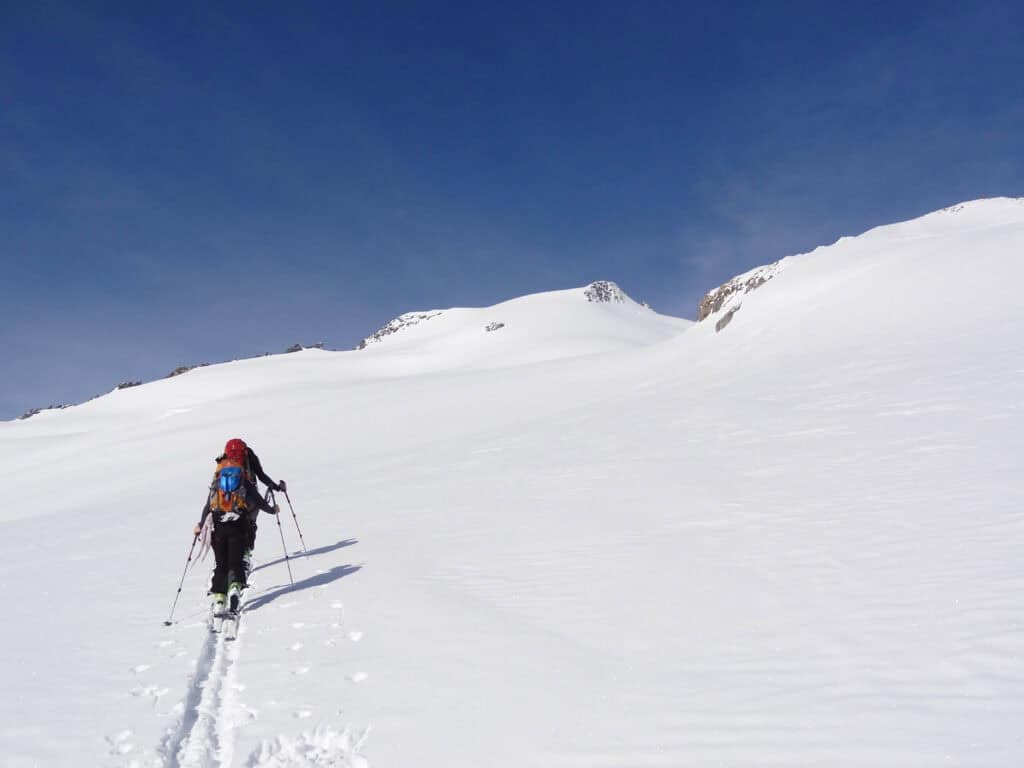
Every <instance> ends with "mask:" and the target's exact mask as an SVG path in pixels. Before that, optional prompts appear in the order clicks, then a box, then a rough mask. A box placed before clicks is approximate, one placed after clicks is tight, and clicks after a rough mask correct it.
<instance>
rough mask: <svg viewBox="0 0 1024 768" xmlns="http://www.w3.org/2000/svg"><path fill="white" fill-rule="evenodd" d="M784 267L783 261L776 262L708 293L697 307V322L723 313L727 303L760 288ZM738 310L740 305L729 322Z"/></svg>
mask: <svg viewBox="0 0 1024 768" xmlns="http://www.w3.org/2000/svg"><path fill="white" fill-rule="evenodd" d="M782 265H783V262H782V261H776V262H774V263H773V264H768V265H767V266H764V267H758V268H757V269H752V270H751V271H750V272H745V273H743V274H742V275H738V276H737V277H734V278H733V279H732V280H729V281H728V282H726V283H723V284H722V285H720V286H718V287H717V288H715V289H714V290H713V291H708V292H707V293H706V294H705V295H704V298H703V299H701V302H700V304H699V305H698V307H697V322H700V321H701V320H704V319H706V318H708V317H711V315H713V314H715V313H716V312H719V311H721V310H722V308H723V307H725V305H726V303H728V302H729V300H730V299H732V298H733V297H734V296H744V295H746V294H748V293H750V292H751V291H754V290H757V289H758V288H760V287H761V286H762V285H764V284H765V283H767V282H768V281H769V280H771V279H772V278H773V277H775V276H776V275H777V274H779V272H781V271H782ZM738 309H739V305H737V306H736V307H735V308H733V309H732V312H731V313H730V315H729V320H731V319H732V315H733V314H735V311H736V310H738ZM723 319H724V318H723ZM729 320H726V321H725V324H723V325H722V328H724V327H725V325H727V324H728V322H729ZM720 322H721V321H720ZM722 328H717V330H721V329H722Z"/></svg>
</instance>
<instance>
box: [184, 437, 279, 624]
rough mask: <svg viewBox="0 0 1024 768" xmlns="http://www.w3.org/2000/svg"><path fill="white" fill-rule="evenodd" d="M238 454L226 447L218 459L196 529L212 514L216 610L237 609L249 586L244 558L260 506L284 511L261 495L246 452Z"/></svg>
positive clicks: (266, 510) (219, 611)
mask: <svg viewBox="0 0 1024 768" xmlns="http://www.w3.org/2000/svg"><path fill="white" fill-rule="evenodd" d="M232 442H233V441H232ZM238 442H241V441H238ZM229 445H231V443H230V442H229ZM238 456H239V454H238V453H237V452H234V451H232V452H231V454H230V455H229V454H228V452H227V451H225V455H224V456H223V457H221V458H220V460H219V461H218V462H217V472H216V473H215V474H214V478H213V484H212V485H211V487H210V495H209V497H208V498H207V500H206V505H205V506H204V507H203V513H202V516H201V517H200V519H199V522H198V523H197V524H196V527H195V529H194V532H195V534H196V535H197V536H198V535H199V533H200V531H201V530H202V528H203V525H204V524H205V523H206V518H207V516H208V515H210V514H212V515H213V535H212V536H211V544H212V548H213V554H214V557H215V558H216V561H217V565H216V568H215V569H214V571H213V581H212V583H211V585H210V594H211V595H212V598H213V605H212V608H213V612H214V613H215V614H216V613H222V612H224V610H225V605H227V606H228V607H229V610H231V611H232V612H234V611H237V610H238V603H239V599H240V594H241V592H242V590H243V589H245V587H246V568H245V563H244V559H243V558H244V555H245V551H246V548H247V546H248V545H249V537H250V529H251V525H252V524H251V518H253V517H255V516H256V515H257V514H258V512H259V510H261V509H262V510H263V511H264V512H269V513H270V514H272V515H276V514H278V513H279V512H280V511H281V510H280V508H279V507H278V506H277V505H274V506H273V507H272V506H270V504H269V503H267V501H265V500H264V499H263V497H261V496H260V493H259V489H258V488H257V486H256V483H255V482H253V481H252V480H251V479H250V478H249V477H248V475H247V474H246V469H245V454H244V452H243V453H242V454H241V456H242V458H241V460H240V459H239V458H238ZM229 599H230V602H228V601H229Z"/></svg>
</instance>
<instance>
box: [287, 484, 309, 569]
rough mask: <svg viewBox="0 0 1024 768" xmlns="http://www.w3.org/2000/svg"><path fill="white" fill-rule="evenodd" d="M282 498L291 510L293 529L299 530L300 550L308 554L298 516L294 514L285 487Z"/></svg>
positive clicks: (293, 508)
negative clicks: (293, 522)
mask: <svg viewBox="0 0 1024 768" xmlns="http://www.w3.org/2000/svg"><path fill="white" fill-rule="evenodd" d="M284 498H285V501H287V502H288V509H290V510H291V511H292V520H294V521H295V530H296V531H298V532H299V541H301V542H302V552H303V553H304V554H307V555H308V554H309V550H308V549H306V540H305V539H304V538H302V529H301V528H299V518H297V517H296V516H295V507H293V506H292V500H291V498H290V497H289V496H288V491H287V489H286V490H285V492H284Z"/></svg>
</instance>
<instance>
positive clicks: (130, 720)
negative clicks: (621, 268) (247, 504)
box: [0, 200, 1024, 768]
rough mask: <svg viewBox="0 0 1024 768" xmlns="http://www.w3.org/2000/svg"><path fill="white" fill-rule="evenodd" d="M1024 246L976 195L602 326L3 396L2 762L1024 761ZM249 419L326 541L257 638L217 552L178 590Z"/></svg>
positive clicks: (1015, 228)
mask: <svg viewBox="0 0 1024 768" xmlns="http://www.w3.org/2000/svg"><path fill="white" fill-rule="evenodd" d="M1022 253H1024V203H1022V201H1013V200H988V201H976V202H973V203H968V204H965V205H964V206H962V207H960V208H958V209H956V210H949V211H946V212H939V213H936V214H931V215H930V216H927V217H923V218H922V219H919V220H916V221H914V222H908V223H904V224H900V225H893V226H892V227H883V228H879V229H876V230H872V231H871V232H869V233H867V234H865V235H863V236H861V237H857V238H844V239H843V240H841V241H839V242H838V243H836V244H835V245H832V246H829V247H825V248H820V249H817V250H816V251H815V252H813V253H810V254H805V255H801V256H795V257H789V258H787V259H784V260H783V261H782V262H781V263H780V265H779V268H778V269H776V270H774V272H773V277H772V278H771V279H770V280H769V281H768V282H766V283H764V284H763V285H760V286H759V287H757V288H756V289H754V290H751V291H749V292H739V293H737V294H735V295H733V296H730V297H729V299H728V302H727V303H726V304H725V305H723V307H722V308H721V309H720V310H719V311H718V312H716V313H715V314H712V315H711V316H710V317H708V318H707V319H706V320H705V321H703V322H701V323H698V324H696V325H693V326H690V327H688V328H687V327H686V326H685V324H679V325H678V330H675V331H673V332H672V333H668V332H664V333H662V332H661V331H659V332H658V333H657V334H648V333H639V332H638V334H639V335H638V336H636V337H629V336H627V339H626V342H623V343H619V342H615V343H613V344H607V345H606V343H605V342H604V341H602V339H604V338H606V336H607V335H609V334H614V333H615V331H610V330H609V329H608V328H607V327H603V326H602V327H601V328H596V327H595V331H594V336H595V337H596V338H589V339H587V338H584V339H582V340H581V341H580V342H579V347H577V348H575V349H579V350H580V351H591V350H596V351H597V353H596V354H580V355H577V356H573V357H567V356H566V354H565V353H566V350H568V351H569V352H572V351H573V349H574V348H573V346H572V345H571V344H569V343H568V342H565V343H564V344H563V342H562V341H559V342H557V343H556V344H555V346H556V347H557V348H556V349H555V350H553V351H552V352H551V354H550V358H551V359H547V360H545V361H544V362H530V360H529V359H515V354H513V350H511V349H510V350H509V353H508V355H507V356H505V357H502V356H500V355H499V356H497V357H495V358H491V361H492V362H493V361H494V360H503V361H504V362H502V363H501V364H500V365H499V366H495V365H492V364H491V362H488V361H487V359H486V355H484V354H483V353H478V352H474V353H473V354H472V355H467V356H466V357H465V358H464V359H461V360H460V359H459V354H460V353H459V347H460V346H462V344H463V342H454V341H451V339H450V338H449V337H448V334H447V333H441V332H437V333H435V332H434V331H431V332H430V333H431V335H430V337H429V338H428V337H426V336H425V337H424V338H422V339H417V338H415V337H414V336H412V335H410V336H408V337H407V339H406V340H404V341H400V338H401V334H395V335H393V337H392V338H389V339H385V341H384V342H383V343H381V344H380V345H379V347H377V348H375V349H369V348H368V349H365V350H362V351H358V352H346V353H328V352H322V351H318V350H310V351H306V352H301V353H296V354H293V355H287V356H281V357H270V358H260V359H256V360H247V361H240V362H236V363H231V364H227V365H222V366H213V367H210V368H204V369H198V370H195V371H192V372H190V373H188V374H185V375H183V376H180V377H177V378H175V379H171V380H166V381H161V382H155V383H153V384H148V385H144V386H142V387H136V388H132V389H129V390H124V391H120V392H116V393H114V394H112V395H110V396H107V397H104V398H101V399H99V400H96V401H93V402H90V403H88V404H86V405H83V406H79V407H76V408H72V409H68V410H64V411H59V412H48V413H43V414H40V415H39V416H36V417H34V418H33V419H31V420H29V421H26V422H12V423H2V424H0V484H2V486H3V488H4V489H5V490H6V492H7V493H6V501H7V504H6V505H5V507H4V508H3V510H2V511H0V530H2V532H3V534H4V535H3V536H2V537H0V586H2V589H0V616H2V617H3V620H4V630H3V635H2V640H0V680H3V684H4V694H5V695H4V696H3V697H0V762H2V764H3V765H5V766H7V765H10V766H34V765H44V766H72V765H74V766H81V765H110V766H132V765H135V766H149V765H161V766H164V765H167V766H220V765H235V766H309V765H352V766H362V765H367V764H369V765H373V766H446V767H447V766H453V765H454V766H483V765H486V766H516V767H517V768H521V767H522V766H700V767H703V766H708V765H728V766H824V765H827V766H851V767H853V766H857V767H860V766H867V765H870V766H935V765H955V766H971V767H974V766H1007V767H1009V766H1017V765H1019V764H1020V762H1021V759H1022V758H1024V736H1022V735H1021V733H1020V727H1019V723H1020V722H1022V719H1024V661H1022V659H1024V625H1022V624H1021V620H1020V595H1021V594H1022V589H1024V565H1022V561H1021V557H1020V552H1021V547H1022V544H1024V519H1022V517H1021V512H1020V510H1021V509H1022V508H1024V481H1022V480H1021V479H1020V472H1019V470H1018V464H1019V456H1020V455H1021V453H1022V449H1024V438H1022V437H1021V435H1022V433H1024V430H1022V427H1024V413H1022V407H1024V405H1022V396H1021V393H1022V392H1024V387H1022V384H1024V334H1022V333H1021V328H1022V320H1024V309H1021V307H1020V303H1019V300H1018V295H1019V285H1020V284H1021V281H1022V279H1024V258H1022ZM542 296H543V295H542ZM558 296H559V294H549V295H547V298H544V299H543V301H545V302H546V301H548V300H549V299H550V300H551V301H552V302H555V303H556V304H557V305H558V306H559V307H565V305H566V304H571V306H572V307H573V308H572V309H569V308H566V309H565V312H566V313H567V314H568V315H571V316H572V317H574V318H576V319H574V320H572V321H571V322H573V323H577V322H578V323H579V325H580V327H581V328H585V327H586V325H587V323H586V321H584V320H579V319H578V318H579V314H578V313H581V312H590V310H591V309H593V307H591V306H589V304H590V303H589V302H588V303H582V302H578V301H576V299H578V298H579V297H578V294H573V293H568V294H565V295H563V296H562V297H561V299H559V298H558ZM737 304H738V305H739V309H738V311H735V312H734V314H733V317H732V319H731V321H730V322H729V324H728V325H726V326H724V327H722V328H721V330H720V331H716V325H717V324H718V320H720V319H721V317H722V316H723V314H724V313H726V312H728V311H730V310H734V309H735V308H736V305H737ZM499 306H500V305H499ZM642 311H643V312H646V311H647V310H642ZM492 314H493V313H491V312H481V313H479V315H478V316H476V317H474V318H472V320H471V322H469V323H468V324H467V325H466V327H467V328H469V327H472V328H474V329H475V328H477V327H478V326H479V325H480V322H479V321H480V320H486V322H487V323H489V322H492V321H496V322H501V321H503V318H502V317H498V316H493V317H492ZM525 314H526V315H528V314H529V313H525ZM484 316H486V317H484ZM509 316H510V317H511V315H509ZM524 317H525V315H524ZM526 319H528V318H526ZM435 322H439V319H437V320H430V321H427V324H426V325H425V326H424V327H425V328H427V327H429V324H430V323H435ZM518 322H520V320H519V319H513V321H512V322H508V323H507V325H506V328H505V329H500V330H498V331H493V332H489V333H487V332H485V333H487V335H486V336H484V335H482V334H477V335H476V336H474V337H473V340H472V341H471V342H466V343H470V344H471V345H475V346H477V348H478V349H484V350H486V347H482V346H480V345H483V344H488V343H490V342H492V341H494V342H496V343H497V342H498V341H499V336H498V334H501V333H503V332H504V331H505V330H511V329H512V328H513V324H514V323H515V324H518ZM622 322H628V320H627V319H623V320H622ZM415 330H416V329H415V328H410V329H407V331H410V332H412V331H415ZM633 332H634V331H632V330H631V331H628V332H623V333H626V334H632V333H633ZM401 333H405V331H403V332H401ZM474 333H476V331H474ZM584 335H585V334H584ZM492 336H493V338H492ZM631 338H632V339H633V341H630V339H631ZM389 342H396V343H394V344H390V343H389ZM627 342H628V343H627ZM421 343H422V346H421ZM544 346H545V342H544V341H543V340H540V339H534V340H532V341H531V340H529V339H526V340H524V341H523V342H521V346H520V347H519V350H526V349H528V348H531V349H532V348H533V347H537V348H542V347H544ZM389 347H390V348H389ZM446 347H447V349H445V348H446ZM427 348H430V349H431V350H437V352H436V354H437V355H438V356H440V357H442V358H444V359H443V360H442V361H441V363H438V361H437V360H435V359H434V354H433V352H431V353H430V354H428V353H427V352H426V351H425V349H427ZM445 354H447V355H449V356H448V357H446V358H445V357H444V355H445ZM543 357H544V355H541V356H540V357H539V358H536V359H542V358H543ZM417 361H419V362H418V365H419V367H417ZM453 361H454V362H453ZM235 434H238V435H241V436H244V437H245V438H246V439H247V440H249V441H250V442H251V444H252V445H253V446H254V447H255V448H256V450H257V451H258V452H259V453H260V455H261V457H262V458H263V460H264V464H265V465H266V467H267V469H268V470H269V471H270V472H271V474H272V475H273V476H275V477H284V478H287V479H288V481H289V485H290V488H291V489H292V492H291V495H292V500H293V501H294V502H295V505H296V506H295V510H296V512H297V513H298V515H299V521H300V523H301V525H302V530H303V533H304V535H305V539H306V542H307V544H308V545H309V548H310V553H309V555H308V556H305V557H294V558H293V559H292V560H291V567H292V570H293V572H294V577H295V585H294V586H291V585H289V583H288V572H287V569H286V565H285V563H283V562H281V560H282V558H281V542H280V538H278V532H277V531H276V530H275V528H276V526H275V525H274V522H273V520H272V519H271V518H269V517H268V518H265V519H264V520H263V521H262V522H261V530H260V539H259V543H258V547H257V557H258V560H259V561H260V563H259V570H257V572H256V573H255V576H254V581H255V585H254V588H253V589H252V590H251V593H250V595H249V600H250V608H249V612H248V613H247V614H246V616H245V618H244V619H243V626H242V633H241V634H240V636H239V639H238V641H237V642H236V643H235V644H233V645H232V644H224V643H222V642H219V641H218V640H217V638H212V639H211V636H210V635H209V634H208V633H206V631H205V629H204V627H203V625H202V621H201V613H202V608H203V603H204V591H205V579H206V576H207V574H208V571H209V566H210V563H209V562H206V563H203V564H201V565H200V566H198V567H197V568H196V569H195V570H193V571H192V572H191V573H190V574H189V575H188V577H187V578H186V580H185V588H184V590H183V593H182V598H181V601H180V603H179V606H178V609H177V618H178V619H179V622H178V623H176V624H175V625H174V626H172V627H170V628H165V627H164V626H162V624H161V622H162V620H163V619H164V618H166V615H167V611H168V610H169V608H170V603H171V600H172V598H173V597H174V590H175V588H176V586H177V580H178V578H179V577H180V576H181V569H182V568H183V566H184V564H185V556H186V554H187V548H188V544H189V541H190V539H191V534H190V529H191V525H192V523H193V522H194V519H195V517H196V515H197V513H198V509H199V507H200V505H201V503H202V496H203V493H204V488H205V485H206V482H207V480H208V476H209V472H210V470H211V468H212V463H211V462H210V459H211V458H212V457H213V456H214V455H215V453H216V452H217V450H218V449H219V448H220V447H221V446H222V445H223V442H224V440H225V439H226V438H227V437H229V436H233V435H235ZM55 470H57V471H59V476H60V477H61V478H62V480H61V483H60V485H59V486H58V487H56V488H54V487H53V485H52V481H51V483H50V485H49V486H48V485H47V483H46V481H47V479H48V478H52V477H53V475H54V472H55ZM48 487H49V490H40V489H41V488H44V489H45V488H48ZM281 522H282V524H283V528H282V533H283V535H284V536H285V537H287V542H288V546H289V549H290V550H291V551H292V552H294V551H295V550H296V548H297V544H298V541H297V537H296V533H295V527H294V523H293V522H292V521H291V518H290V516H286V517H285V519H283V520H282V521H281Z"/></svg>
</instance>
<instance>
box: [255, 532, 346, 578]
mask: <svg viewBox="0 0 1024 768" xmlns="http://www.w3.org/2000/svg"><path fill="white" fill-rule="evenodd" d="M358 543H359V539H343V540H342V541H337V542H335V543H334V544H325V545H324V546H322V547H317V548H316V549H311V550H309V551H308V552H305V553H303V551H302V550H301V549H300V550H298V551H297V552H293V553H291V554H289V555H288V557H289V559H291V560H294V559H296V558H298V557H313V555H326V554H327V553H328V552H334V551H335V550H338V549H341V548H342V547H351V546H352V545H353V544H358ZM283 562H284V558H283V557H279V558H277V560H271V561H269V562H266V563H260V564H259V565H257V566H256V567H255V568H253V569H252V572H253V573H256V571H262V570H263V569H264V568H269V567H270V566H272V565H279V564H280V563H283Z"/></svg>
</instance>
